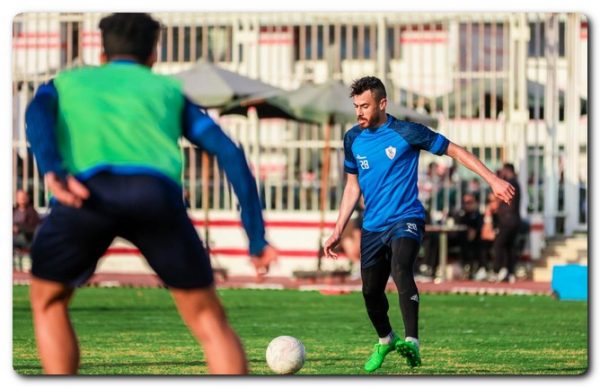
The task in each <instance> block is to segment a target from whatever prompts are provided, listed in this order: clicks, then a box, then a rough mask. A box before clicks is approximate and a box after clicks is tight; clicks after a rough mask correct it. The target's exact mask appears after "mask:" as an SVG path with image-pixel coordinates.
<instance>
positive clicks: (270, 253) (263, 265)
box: [251, 245, 277, 278]
mask: <svg viewBox="0 0 600 387" xmlns="http://www.w3.org/2000/svg"><path fill="white" fill-rule="evenodd" d="M251 260H252V264H253V265H254V269H255V270H256V275H257V276H258V277H259V278H260V277H263V276H265V275H266V274H267V273H268V272H269V266H270V265H271V263H273V262H275V261H277V250H275V248H274V247H273V246H271V245H266V246H265V248H264V249H263V251H262V252H261V253H260V255H258V256H257V255H253V256H252V257H251Z"/></svg>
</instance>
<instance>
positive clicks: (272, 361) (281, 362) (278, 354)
mask: <svg viewBox="0 0 600 387" xmlns="http://www.w3.org/2000/svg"><path fill="white" fill-rule="evenodd" d="M305 355H306V353H305V351H304V345H303V344H302V342H301V341H300V340H298V339H296V338H295V337H292V336H279V337H276V338H274V339H273V340H271V342H270V343H269V346H268V347H267V364H268V365H269V368H271V370H273V372H275V373H277V374H283V375H290V374H294V373H296V372H298V371H299V370H300V368H302V366H303V365H304V359H305Z"/></svg>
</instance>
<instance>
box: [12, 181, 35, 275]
mask: <svg viewBox="0 0 600 387" xmlns="http://www.w3.org/2000/svg"><path fill="white" fill-rule="evenodd" d="M39 224H40V216H39V215H38V213H37V211H36V210H35V208H33V206H32V205H31V203H30V202H29V195H28V194H27V192H25V191H23V190H18V191H17V195H16V202H15V206H14V207H13V256H14V257H16V258H17V260H16V262H15V267H16V268H17V270H22V269H23V267H22V266H23V265H22V259H21V258H22V255H23V252H24V251H26V250H28V249H29V247H30V246H31V242H32V241H33V235H34V233H35V230H36V229H37V227H38V225H39Z"/></svg>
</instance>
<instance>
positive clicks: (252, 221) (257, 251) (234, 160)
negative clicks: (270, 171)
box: [183, 99, 275, 266]
mask: <svg viewBox="0 0 600 387" xmlns="http://www.w3.org/2000/svg"><path fill="white" fill-rule="evenodd" d="M183 128H184V136H185V137H186V138H187V139H188V140H190V141H191V142H192V143H193V144H195V145H197V146H198V147H200V148H201V149H203V150H205V151H206V152H208V153H209V154H210V155H214V156H216V158H217V161H218V162H219V166H220V167H221V168H222V169H223V170H224V171H225V173H226V174H227V178H228V179H229V181H230V183H231V185H232V186H233V190H234V192H235V194H236V196H237V198H238V202H239V203H240V208H241V211H240V212H241V218H242V225H243V226H244V230H245V231H246V235H247V236H248V240H249V245H250V247H249V250H250V255H251V256H253V257H261V259H263V261H268V262H266V265H267V266H268V263H269V262H270V261H271V260H273V259H275V251H274V249H273V248H272V247H270V246H269V244H268V243H267V240H266V239H265V226H264V222H263V216H262V208H261V204H260V199H259V197H258V191H257V189H256V183H255V181H254V177H253V176H252V173H251V172H250V168H249V167H248V163H247V162H246V157H245V156H244V152H243V151H242V149H241V148H239V147H238V146H236V145H235V144H234V143H233V141H231V139H230V138H229V137H228V136H227V135H226V134H225V133H224V132H223V130H221V128H220V127H219V125H217V124H216V123H215V122H214V121H213V120H212V118H210V117H209V116H208V115H207V114H206V113H205V112H204V111H202V109H201V108H200V107H199V106H198V105H195V104H193V103H192V102H190V101H189V100H187V99H186V103H185V107H184V119H183Z"/></svg>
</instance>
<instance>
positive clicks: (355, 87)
mask: <svg viewBox="0 0 600 387" xmlns="http://www.w3.org/2000/svg"><path fill="white" fill-rule="evenodd" d="M367 90H371V93H373V96H374V97H375V100H376V101H377V102H379V101H381V99H382V98H386V97H387V93H386V92H385V86H384V85H383V82H381V80H380V79H379V78H377V77H362V78H360V79H357V80H355V81H354V82H352V85H351V86H350V98H352V97H354V96H355V95H361V94H362V93H364V92H365V91H367Z"/></svg>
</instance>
